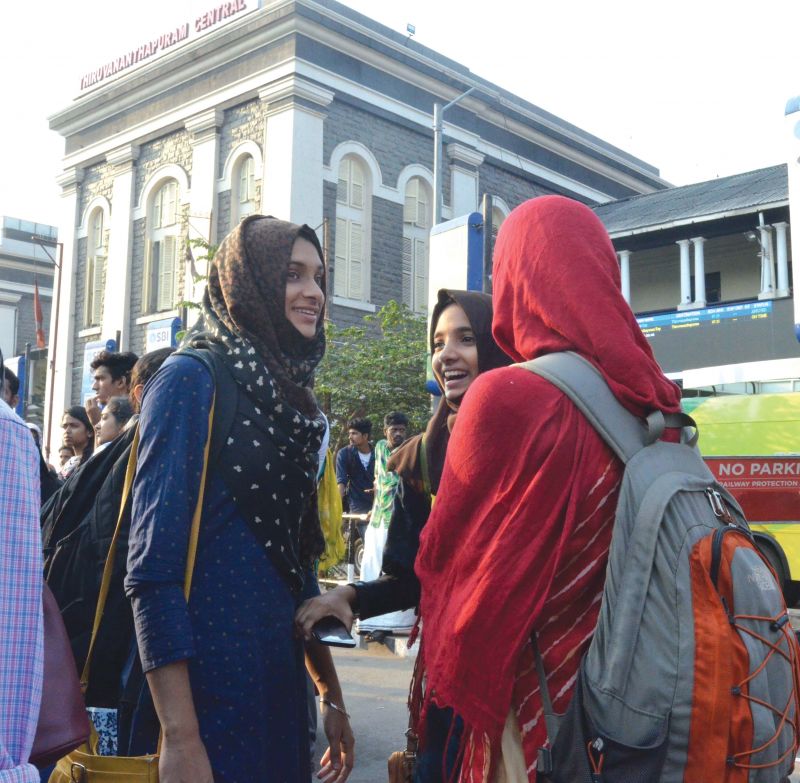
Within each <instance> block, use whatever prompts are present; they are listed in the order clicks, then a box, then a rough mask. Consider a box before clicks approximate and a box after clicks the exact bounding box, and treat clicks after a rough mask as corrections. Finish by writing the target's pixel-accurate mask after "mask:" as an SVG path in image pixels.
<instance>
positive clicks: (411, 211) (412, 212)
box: [403, 187, 417, 225]
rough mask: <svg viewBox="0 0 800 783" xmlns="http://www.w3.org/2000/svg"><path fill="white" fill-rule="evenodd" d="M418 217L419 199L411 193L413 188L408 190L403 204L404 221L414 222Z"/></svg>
mask: <svg viewBox="0 0 800 783" xmlns="http://www.w3.org/2000/svg"><path fill="white" fill-rule="evenodd" d="M416 219H417V200H416V199H415V198H414V194H413V193H411V188H410V187H409V188H408V189H407V190H406V200H405V204H404V205H403V223H410V224H412V225H413V224H414V222H415V221H416Z"/></svg>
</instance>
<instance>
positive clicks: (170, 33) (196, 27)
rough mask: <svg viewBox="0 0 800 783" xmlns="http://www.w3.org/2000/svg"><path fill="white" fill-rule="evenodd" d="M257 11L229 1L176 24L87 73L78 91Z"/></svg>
mask: <svg viewBox="0 0 800 783" xmlns="http://www.w3.org/2000/svg"><path fill="white" fill-rule="evenodd" d="M258 7H259V0H228V2H224V3H220V4H219V5H215V6H214V7H212V8H209V9H207V10H206V11H204V12H203V13H201V14H199V15H198V16H196V17H195V18H194V19H192V20H190V21H185V22H183V23H181V24H178V25H176V26H174V27H172V28H170V29H169V30H166V31H164V32H162V33H160V34H159V35H157V36H156V37H155V38H151V39H150V40H149V41H144V42H143V43H141V44H140V45H139V46H137V47H136V48H134V49H131V50H130V51H127V52H124V53H123V54H121V55H119V56H118V57H115V58H114V59H113V60H111V61H110V62H107V63H104V64H103V65H102V66H101V67H99V68H97V69H95V70H93V71H89V73H87V74H84V76H83V77H82V78H81V90H87V89H89V88H90V87H95V86H96V85H98V84H102V83H103V82H104V81H106V80H107V79H110V78H112V77H114V76H117V75H118V74H120V73H122V72H123V71H126V70H128V69H129V68H132V67H133V66H134V65H138V64H139V63H143V62H145V60H149V59H150V58H151V57H154V56H156V55H158V54H161V53H163V52H165V51H167V50H168V49H171V48H172V47H174V46H176V45H177V44H180V43H183V42H185V41H188V40H189V39H190V38H193V37H197V36H198V35H201V34H204V33H206V32H209V31H210V30H212V29H213V28H215V27H219V26H220V25H221V24H223V23H226V22H229V21H231V20H232V19H234V18H236V17H239V16H242V15H243V14H245V13H246V12H249V11H254V10H255V9H256V8H258Z"/></svg>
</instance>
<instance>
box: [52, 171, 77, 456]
mask: <svg viewBox="0 0 800 783" xmlns="http://www.w3.org/2000/svg"><path fill="white" fill-rule="evenodd" d="M56 182H57V183H58V184H59V185H60V186H61V204H60V214H59V218H58V238H59V244H60V245H61V246H62V247H61V248H60V250H61V252H60V254H59V255H60V259H61V261H60V263H61V268H60V269H56V270H55V277H54V279H53V291H54V294H53V296H54V299H53V306H52V308H51V310H50V355H49V357H48V360H49V361H48V364H49V367H48V373H47V385H46V387H45V420H44V422H45V432H44V442H45V443H46V444H48V445H49V447H50V453H51V454H55V455H56V456H57V455H58V447H59V446H60V445H61V428H60V426H59V425H60V424H61V414H62V413H63V412H64V409H65V408H68V407H69V404H70V402H71V399H70V397H71V392H72V347H73V341H74V339H75V323H76V318H75V317H74V312H75V271H76V269H75V268H76V265H77V261H78V242H77V240H76V238H75V237H76V232H77V229H78V223H79V220H80V216H79V214H78V206H79V201H80V185H81V182H83V169H79V168H71V169H67V170H66V171H65V172H64V173H63V174H62V175H61V176H60V177H58V178H57V179H56ZM59 279H60V281H61V282H60V285H61V291H60V299H61V301H60V303H58V302H57V301H56V299H55V296H56V293H55V292H57V291H58V288H59ZM56 314H58V317H56ZM54 343H55V346H56V348H55V350H53V344H54ZM53 368H55V372H54V371H53ZM51 412H52V413H51Z"/></svg>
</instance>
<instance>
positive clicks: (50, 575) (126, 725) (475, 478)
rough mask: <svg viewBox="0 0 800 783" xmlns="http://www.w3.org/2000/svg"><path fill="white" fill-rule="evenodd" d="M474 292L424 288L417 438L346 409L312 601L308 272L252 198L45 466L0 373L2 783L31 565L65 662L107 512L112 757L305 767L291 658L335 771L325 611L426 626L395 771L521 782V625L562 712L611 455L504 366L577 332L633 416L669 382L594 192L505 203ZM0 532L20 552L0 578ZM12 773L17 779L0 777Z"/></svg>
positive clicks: (601, 542) (595, 562) (530, 659)
mask: <svg viewBox="0 0 800 783" xmlns="http://www.w3.org/2000/svg"><path fill="white" fill-rule="evenodd" d="M566 276H568V277H569V278H570V280H574V279H580V280H581V281H583V284H584V285H583V287H582V288H581V289H578V288H576V287H575V286H574V285H572V284H570V285H565V284H564V280H565V277H566ZM493 285H494V290H493V295H492V296H489V295H488V294H483V293H478V292H466V291H456V290H441V291H439V292H438V296H437V299H436V304H435V307H434V308H433V311H432V312H431V319H430V332H429V347H430V355H431V363H432V368H433V375H434V377H435V379H436V382H437V384H438V386H439V389H440V392H441V398H440V400H441V401H440V403H439V404H438V407H437V408H436V410H435V413H434V414H433V416H432V418H431V419H430V421H429V423H428V425H427V428H426V429H425V432H424V433H420V434H416V435H414V436H413V437H409V435H410V433H408V418H407V416H405V415H404V414H403V413H402V412H399V411H393V412H390V413H388V414H387V415H386V416H385V418H384V422H383V423H384V433H383V434H384V438H383V439H382V440H380V441H379V442H378V443H377V444H375V445H374V446H373V445H372V443H371V428H372V425H371V423H370V421H369V420H368V419H363V418H356V419H352V420H351V421H349V422H348V426H347V433H348V438H349V445H347V446H345V447H344V448H342V449H340V451H339V452H338V455H337V456H336V459H335V474H336V482H337V484H338V487H339V491H340V494H341V497H342V500H343V503H344V505H345V508H346V509H347V510H348V511H349V512H350V513H351V514H354V515H358V516H360V517H361V520H360V523H361V526H362V534H363V537H364V542H365V556H364V562H363V567H362V569H363V570H362V579H361V580H360V581H358V582H356V583H354V584H346V585H342V586H339V587H336V588H334V589H329V590H327V591H326V592H325V593H323V594H320V590H319V588H318V584H317V579H316V575H315V562H316V560H317V558H318V557H319V556H320V554H321V553H322V551H323V549H324V541H323V538H322V534H321V530H320V521H319V513H318V507H317V494H316V488H317V482H318V480H319V478H320V469H321V463H322V461H323V459H324V455H325V450H326V444H327V438H328V433H327V428H328V423H327V420H326V418H325V416H324V415H323V414H322V412H321V411H320V409H319V406H318V404H317V400H316V398H315V396H314V392H313V378H314V370H315V367H316V366H317V364H318V363H319V361H320V360H321V359H322V357H323V355H324V352H325V348H326V346H325V332H324V328H323V326H324V315H325V292H326V291H327V270H326V267H325V264H324V259H323V253H322V249H321V247H320V245H319V242H318V240H317V237H316V235H315V233H314V232H313V231H312V230H311V229H310V228H309V227H308V226H298V225H294V224H291V223H287V222H283V221H280V220H276V219H274V218H266V217H261V216H250V217H248V218H246V219H245V220H243V221H242V223H241V224H240V225H239V226H238V227H237V228H236V229H234V230H233V231H232V232H231V233H230V234H229V235H228V236H227V237H226V238H225V239H224V241H223V242H222V243H221V245H220V246H219V249H218V250H217V252H216V254H215V256H214V258H213V260H212V261H211V263H210V269H209V274H208V282H207V288H206V291H205V294H204V297H203V301H202V307H201V315H200V318H199V320H198V322H197V325H196V326H194V327H193V328H192V329H191V330H190V331H189V332H188V333H187V335H186V336H185V337H184V339H183V341H182V344H181V346H180V347H179V349H178V350H177V351H174V352H173V351H172V350H171V349H164V350H162V351H156V352H153V353H149V354H146V355H144V356H142V357H141V358H137V357H136V356H135V355H133V354H130V353H115V352H102V353H100V354H98V356H97V357H96V359H95V360H94V362H93V363H92V370H93V372H94V384H93V390H94V391H95V396H94V397H93V398H92V399H90V400H89V401H87V403H86V404H85V405H84V406H79V405H76V406H72V407H70V408H69V409H68V410H66V411H65V412H64V414H63V417H62V420H61V426H62V428H63V433H64V437H63V446H62V449H61V451H60V452H59V466H58V468H57V469H55V468H51V467H50V466H48V465H47V464H46V463H45V461H44V459H43V457H42V455H41V451H39V452H38V459H37V445H38V444H37V443H36V442H35V440H34V437H31V433H30V432H29V431H26V430H25V429H24V427H22V425H21V422H19V420H18V419H16V418H15V416H14V414H13V413H12V412H11V410H10V408H9V405H10V406H12V407H13V405H14V403H15V400H14V395H16V394H17V393H18V386H17V385H15V379H14V378H13V375H10V374H8V373H7V372H6V374H5V376H4V387H3V398H4V400H5V402H6V403H8V405H5V404H4V405H0V425H2V429H0V445H2V448H3V450H4V452H5V453H13V454H14V455H15V458H14V459H13V460H3V463H4V467H3V472H0V477H2V480H3V487H2V489H1V490H0V508H3V520H4V524H3V526H2V529H1V530H0V548H1V549H2V550H3V552H2V553H0V557H2V560H0V562H2V563H3V566H2V571H3V574H4V576H3V579H2V584H0V612H2V613H3V615H4V617H5V616H13V617H15V618H18V619H19V622H18V623H17V625H16V626H15V625H13V624H6V625H5V626H4V627H5V633H4V635H3V638H1V639H0V665H3V666H7V667H11V668H13V666H11V664H10V663H7V662H6V659H7V658H9V657H10V656H9V652H10V651H11V650H12V649H14V648H17V649H30V650H31V654H30V655H25V656H24V658H25V664H24V666H23V665H18V666H17V670H16V674H15V675H14V677H10V678H7V677H6V676H5V672H4V676H2V677H0V700H2V699H3V694H4V693H5V694H6V695H7V694H8V693H9V692H10V691H12V690H13V692H14V699H15V702H14V703H15V704H20V702H23V701H24V702H25V704H26V705H27V712H26V711H25V710H23V709H22V708H20V709H19V710H18V711H17V712H18V714H19V715H20V719H19V720H18V721H17V723H9V724H2V722H0V734H1V735H2V736H0V781H2V780H5V779H8V780H12V779H13V780H15V781H16V780H20V781H27V780H38V779H39V774H44V775H45V779H46V772H45V773H41V771H34V772H31V769H32V768H29V767H26V766H25V765H26V761H27V753H28V752H29V750H30V743H31V740H32V732H33V729H34V728H35V719H36V710H37V707H38V700H39V694H40V692H41V661H40V657H41V656H40V655H39V653H37V652H35V650H39V649H40V644H41V638H39V637H40V635H41V618H40V614H41V607H40V603H37V600H36V597H35V595H34V594H33V593H35V589H34V588H35V584H36V580H35V579H33V578H32V577H31V569H33V570H34V571H35V570H36V569H40V568H41V566H42V557H43V564H44V573H45V577H46V579H47V582H48V584H49V585H50V586H51V588H52V590H53V592H54V594H55V595H56V598H57V600H58V602H59V605H60V608H61V610H62V616H63V618H64V622H65V625H66V627H67V630H68V633H69V636H70V640H71V643H72V646H73V653H74V655H75V660H76V666H77V668H78V669H79V670H81V669H83V667H84V664H85V663H86V658H87V654H88V651H89V649H90V643H91V640H92V624H93V621H94V617H95V608H96V603H97V597H98V592H99V585H100V578H101V574H102V571H103V567H104V565H105V562H106V558H107V557H109V545H110V541H111V538H112V536H113V535H114V530H115V528H116V527H117V525H119V527H120V534H119V537H118V544H117V546H118V548H117V550H116V553H114V552H113V551H112V553H111V556H110V557H111V558H112V561H113V564H114V565H113V574H112V578H111V586H110V589H109V593H108V598H107V600H106V603H105V610H104V614H103V620H102V623H101V625H100V630H99V632H98V634H97V638H96V639H95V641H94V645H93V651H92V669H91V672H92V674H91V678H90V680H89V683H88V689H87V691H86V700H87V705H88V706H90V707H91V708H92V710H93V711H92V714H93V716H94V717H95V719H96V724H97V725H98V728H99V727H100V725H101V724H102V726H103V727H104V728H103V732H107V733H108V737H106V739H108V740H109V745H108V751H107V752H109V753H112V754H119V755H140V754H146V753H153V752H155V751H156V749H157V748H160V762H159V772H160V780H161V781H162V783H178V782H183V781H186V782H187V783H210V782H211V781H217V783H225V782H226V781H227V782H228V783H249V782H250V781H257V780H268V781H276V783H277V782H283V781H308V780H309V779H310V776H311V773H312V769H311V759H310V752H309V750H310V749H309V715H308V710H307V707H308V693H309V690H308V678H309V677H310V679H311V681H312V682H313V686H314V687H313V690H314V692H315V693H316V698H317V699H318V702H319V711H320V714H321V716H322V723H323V728H324V733H325V736H326V738H327V742H328V747H327V749H326V750H325V751H324V754H323V755H322V760H321V762H320V769H319V773H318V774H319V776H320V777H321V779H322V780H324V781H327V783H343V782H344V781H345V780H346V779H347V778H348V776H349V774H350V771H351V770H352V768H353V765H354V763H355V754H354V737H353V732H352V730H351V728H350V723H349V715H348V714H347V707H346V703H345V694H343V692H342V688H341V686H340V683H339V680H338V677H337V674H336V669H335V666H334V664H333V659H332V657H331V654H330V651H329V649H328V647H326V646H325V645H323V644H320V643H319V641H317V640H316V638H315V637H314V634H313V628H314V626H315V625H316V623H317V622H319V621H320V620H321V619H323V618H325V617H328V616H333V617H335V618H338V619H339V620H340V621H341V622H342V623H344V625H345V626H346V627H347V628H351V627H352V626H353V624H354V622H355V621H356V619H357V620H358V622H359V624H360V626H361V630H363V631H366V632H369V633H371V634H373V638H380V634H381V633H384V632H387V631H388V632H392V631H397V630H404V631H412V627H413V631H412V641H415V640H416V638H417V637H419V638H420V642H419V643H420V644H421V649H420V652H419V655H418V657H417V665H416V671H415V675H414V680H413V683H412V690H411V698H410V704H409V706H410V710H411V718H412V725H413V727H414V731H415V735H416V736H418V737H419V739H420V749H419V753H418V755H417V759H416V767H415V771H414V781H415V782H416V783H434V781H445V780H446V781H450V780H457V781H463V782H464V783H467V781H469V782H470V783H471V782H472V781H481V782H483V783H520V782H521V781H536V780H537V774H539V775H540V777H539V779H540V780H543V777H542V776H541V771H540V773H537V754H538V752H539V749H540V748H541V747H542V746H543V745H545V744H546V739H547V736H546V727H545V720H544V717H543V713H544V708H545V706H546V705H545V704H544V702H543V697H542V694H541V693H540V689H539V684H540V683H539V680H538V679H537V676H536V665H535V661H534V651H533V649H532V646H531V643H530V638H531V633H532V631H534V630H535V631H536V634H537V635H538V640H539V641H538V645H539V648H540V650H541V661H542V663H543V667H544V670H545V671H546V672H547V680H548V683H549V689H550V692H551V693H552V694H553V702H554V704H553V707H554V708H555V710H556V712H563V711H564V710H565V709H566V707H567V705H568V703H569V702H570V699H571V697H572V694H573V690H574V684H575V680H576V675H577V672H578V667H579V664H580V660H581V656H582V654H583V653H584V652H585V651H586V649H587V647H588V645H589V643H590V641H591V638H592V634H593V630H594V627H595V624H596V622H597V617H598V612H599V608H600V597H601V594H602V592H603V585H604V575H605V569H606V563H607V559H608V551H609V546H610V541H611V530H612V525H613V521H614V513H615V507H616V499H617V496H618V493H619V488H620V480H621V476H622V463H621V461H620V459H619V458H618V457H617V456H616V455H615V454H614V453H613V452H612V451H611V450H610V448H609V447H608V446H607V445H606V444H605V442H604V441H603V440H602V439H601V437H600V436H599V435H598V434H597V433H596V431H595V430H594V429H593V428H592V426H591V425H590V424H589V423H588V421H587V420H586V419H585V418H584V417H583V416H582V414H581V413H580V412H579V411H578V409H577V408H576V407H575V405H574V404H573V403H572V402H570V400H569V399H568V398H567V396H566V395H565V394H564V393H563V392H561V391H560V390H559V389H557V388H556V387H555V386H553V385H552V384H550V383H548V382H547V381H545V380H543V379H542V378H540V377H539V376H537V375H534V374H532V373H528V372H523V371H521V370H520V369H519V368H518V367H516V366H513V365H514V363H516V362H523V361H526V360H530V359H533V358H536V357H539V356H542V355H545V354H549V353H554V352H560V351H573V352H576V353H578V354H579V355H581V356H582V357H584V358H585V359H587V360H588V361H589V362H591V364H592V365H594V367H595V368H596V369H597V370H599V372H600V373H601V374H602V376H603V378H604V379H605V380H606V382H607V383H608V386H609V388H610V389H611V390H612V392H613V395H614V396H615V397H616V399H617V400H618V401H619V402H620V403H621V404H622V405H623V406H624V407H625V408H626V409H627V410H628V411H630V412H631V413H633V414H635V415H636V416H639V417H645V416H647V415H648V414H649V413H651V412H652V411H655V410H659V411H663V412H666V413H670V412H675V411H677V410H678V409H679V403H680V392H679V389H678V388H677V387H676V386H675V385H674V384H673V383H672V382H670V381H669V380H667V379H666V378H665V377H664V375H663V374H662V372H661V371H660V369H659V367H658V364H657V363H656V361H655V359H654V357H653V354H652V351H651V350H650V347H649V345H648V344H647V341H646V339H645V338H644V337H643V336H642V334H641V332H640V330H639V328H638V325H637V324H636V321H635V318H634V317H633V314H632V312H631V310H630V308H629V307H628V305H627V304H626V302H625V300H624V299H623V297H622V295H621V293H620V281H619V269H618V264H617V259H616V256H615V253H614V250H613V247H612V245H611V242H610V240H609V238H608V235H607V234H606V232H605V229H604V228H603V226H602V224H601V223H600V221H599V220H598V219H597V217H596V216H595V215H594V214H593V212H592V211H591V210H589V209H588V208H586V207H584V206H582V205H581V204H578V203H577V202H574V201H570V200H568V199H565V198H561V197H542V198H537V199H533V200H531V201H528V202H526V203H524V204H522V205H521V206H520V207H518V208H517V209H515V210H514V211H513V212H512V213H511V215H510V216H509V217H508V218H507V220H506V221H505V223H504V224H503V226H502V228H501V231H500V234H499V237H498V240H497V245H496V250H495V258H494V281H493ZM586 290H590V291H591V299H590V300H589V299H587V298H586V296H585V291H586ZM20 432H24V433H25V438H23V436H22V435H21V434H20ZM673 434H674V433H673ZM33 435H34V436H36V435H37V433H36V431H33ZM666 437H667V438H670V437H671V435H670V433H669V431H668V433H667V436H666ZM23 441H25V442H24V443H23ZM8 463H13V465H12V466H9V465H8ZM37 463H38V464H37ZM11 467H13V471H12V470H11ZM134 471H135V479H134V480H133V483H132V487H131V486H130V483H129V482H126V474H127V475H128V476H130V475H132V474H133V472H134ZM46 478H47V479H48V481H49V483H50V484H53V482H55V486H53V487H51V488H52V490H53V491H52V492H50V490H48V492H49V494H48V496H47V497H45V479H46ZM9 487H11V488H13V489H14V493H15V494H13V495H9V494H8V488H9ZM40 501H41V512H40ZM37 519H39V520H40V524H41V536H42V538H41V541H42V544H43V550H42V549H41V548H40V547H39V546H38V531H39V527H38V526H36V527H35V529H34V526H35V525H36V520H37ZM10 551H13V552H14V554H13V559H14V562H15V563H16V562H17V561H19V563H20V570H19V572H18V571H17V569H16V568H15V570H14V573H7V572H9V566H8V564H9V562H10V560H9V558H10V557H11V555H9V554H8V553H9V552H10ZM23 561H24V562H23ZM23 565H27V566H29V567H28V569H27V571H26V572H25V574H24V575H22V566H23ZM25 580H27V581H25ZM12 582H14V583H15V584H18V585H19V587H15V588H14V590H16V591H17V592H13V591H12V590H11V588H10V587H9V586H8V585H10V584H11V583H12ZM32 591H33V592H32ZM12 593H13V594H12ZM37 612H38V614H37ZM37 623H38V625H37ZM420 628H421V629H422V630H421V632H420ZM37 634H38V637H37ZM37 643H38V645H39V647H37ZM490 661H491V665H487V663H488V662H490ZM15 677H16V679H15ZM3 703H8V702H5V701H3ZM23 713H25V715H23ZM25 716H27V717H25ZM105 718H108V721H106V720H105ZM403 729H404V727H398V734H401V733H402V731H403ZM103 732H101V733H103ZM11 769H17V770H21V771H20V772H19V776H18V777H14V778H10V777H9V778H4V777H3V774H4V772H3V770H11ZM25 770H27V772H26V771H25ZM26 774H27V775H28V776H27V777H26ZM32 775H33V776H32ZM598 779H600V777H599V776H598Z"/></svg>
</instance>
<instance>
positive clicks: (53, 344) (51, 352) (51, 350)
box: [26, 236, 64, 459]
mask: <svg viewBox="0 0 800 783" xmlns="http://www.w3.org/2000/svg"><path fill="white" fill-rule="evenodd" d="M31 239H32V240H33V241H34V242H36V244H37V245H39V247H41V248H42V250H44V252H45V253H47V256H48V257H49V259H50V260H51V261H52V262H53V266H55V268H56V273H57V274H58V283H57V284H56V316H55V320H53V319H51V320H50V323H51V324H52V323H54V324H55V328H54V329H53V330H52V333H51V334H50V341H49V342H50V345H49V346H48V348H47V351H48V359H49V360H50V361H49V362H48V364H49V365H50V401H49V403H48V406H47V427H46V428H45V433H46V435H43V436H42V440H43V441H44V448H45V456H46V457H47V459H50V430H51V429H52V426H53V392H54V390H55V385H56V348H58V312H59V306H60V305H61V270H62V269H63V268H64V243H63V242H56V246H57V247H58V263H56V260H55V258H53V256H51V255H50V251H49V250H48V249H47V248H46V247H45V246H44V245H43V244H42V242H41V240H40V239H39V237H37V236H32V237H31ZM26 372H27V370H26Z"/></svg>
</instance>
